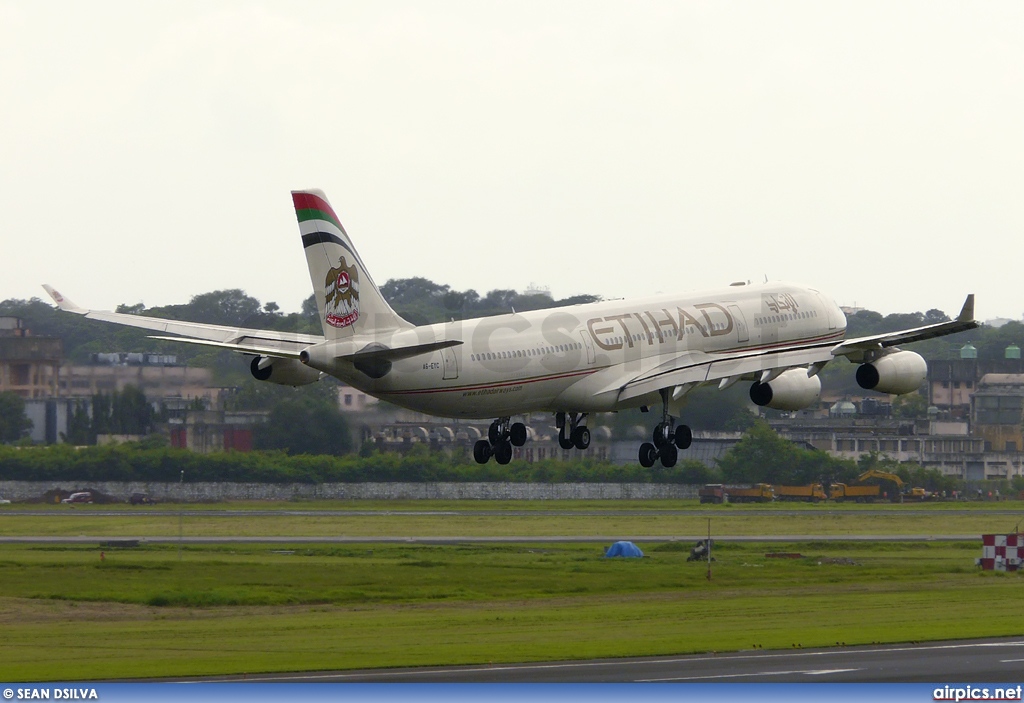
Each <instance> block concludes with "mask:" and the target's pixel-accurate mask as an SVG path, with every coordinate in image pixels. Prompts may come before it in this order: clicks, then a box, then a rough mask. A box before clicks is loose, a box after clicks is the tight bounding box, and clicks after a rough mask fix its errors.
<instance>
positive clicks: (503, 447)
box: [494, 442, 512, 465]
mask: <svg viewBox="0 0 1024 703" xmlns="http://www.w3.org/2000/svg"><path fill="white" fill-rule="evenodd" d="M494 460H495V461H496V462H498V463H499V464H502V465H505V464H507V463H508V462H510V461H512V445H511V444H510V443H509V442H498V443H497V444H496V445H494Z"/></svg>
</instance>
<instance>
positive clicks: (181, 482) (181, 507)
mask: <svg viewBox="0 0 1024 703" xmlns="http://www.w3.org/2000/svg"><path fill="white" fill-rule="evenodd" d="M178 486H179V487H180V489H179V490H178V494H179V495H178V500H184V496H185V469H182V470H181V478H180V479H178ZM184 519H185V504H184V503H179V504H178V561H181V543H182V542H183V541H185V526H184V522H183V521H184Z"/></svg>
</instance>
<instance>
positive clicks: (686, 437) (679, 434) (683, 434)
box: [675, 425, 693, 449]
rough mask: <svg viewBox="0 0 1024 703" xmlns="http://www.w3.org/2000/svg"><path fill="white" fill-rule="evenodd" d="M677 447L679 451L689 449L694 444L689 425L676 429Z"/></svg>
mask: <svg viewBox="0 0 1024 703" xmlns="http://www.w3.org/2000/svg"><path fill="white" fill-rule="evenodd" d="M675 443H676V447H677V448H679V449H689V448H690V445H691V444H692V443H693V432H692V431H690V426H689V425H680V426H679V427H677V428H676V438H675Z"/></svg>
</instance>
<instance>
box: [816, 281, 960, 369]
mask: <svg viewBox="0 0 1024 703" xmlns="http://www.w3.org/2000/svg"><path fill="white" fill-rule="evenodd" d="M976 327H978V322H977V321H976V320H975V319H974V293H971V294H970V295H968V296H967V300H965V301H964V306H963V308H961V309H960V314H959V315H957V316H956V319H955V320H950V321H949V322H939V323H937V324H934V325H925V326H924V327H915V328H913V329H909V330H901V331H899V332H887V333H885V334H875V335H871V336H870V337H858V338H857V339H847V340H845V341H844V342H842V343H840V344H837V345H836V346H835V348H833V349H832V354H833V356H845V357H847V358H849V359H850V361H858V362H859V361H863V360H864V355H865V352H870V351H872V350H882V349H887V348H889V347H894V346H896V345H897V344H910V343H911V342H920V341H922V340H925V339H934V338H935V337H942V336H944V335H947V334H955V333H957V332H966V331H967V330H973V329H975V328H976Z"/></svg>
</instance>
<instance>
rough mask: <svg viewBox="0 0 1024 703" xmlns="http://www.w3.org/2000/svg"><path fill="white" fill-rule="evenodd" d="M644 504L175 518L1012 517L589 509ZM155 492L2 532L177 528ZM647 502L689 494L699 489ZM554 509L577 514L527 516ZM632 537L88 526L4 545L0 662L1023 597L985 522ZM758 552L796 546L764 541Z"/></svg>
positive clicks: (431, 660) (294, 650)
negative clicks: (629, 552)
mask: <svg viewBox="0 0 1024 703" xmlns="http://www.w3.org/2000/svg"><path fill="white" fill-rule="evenodd" d="M645 505H651V504H649V503H648V504H644V503H640V504H622V503H608V502H602V503H598V504H594V503H580V504H572V503H558V504H553V503H546V504H537V503H529V504H501V505H500V506H499V505H496V504H494V503H473V504H468V505H467V504H466V503H458V504H451V503H449V504H433V505H429V506H428V505H424V504H422V503H406V504H397V505H396V504H383V505H374V506H369V505H365V504H360V505H357V506H354V505H353V504H351V503H348V504H336V505H330V506H326V505H324V504H306V505H303V506H302V507H301V508H299V507H298V506H296V505H295V504H280V505H278V506H276V507H278V508H280V509H282V510H285V509H287V510H294V509H316V510H322V509H350V510H351V509H378V510H379V509H383V510H391V511H393V514H392V515H389V516H380V517H379V518H378V517H377V516H373V517H372V518H371V517H368V516H362V517H361V518H350V517H341V518H338V517H326V518H320V517H310V516H305V517H304V516H283V515H281V516H277V515H270V516H261V515H253V516H245V517H225V518H214V517H204V518H198V517H191V516H189V517H186V518H185V519H184V521H183V522H184V526H185V528H186V533H189V534H190V533H193V532H191V530H196V531H197V532H195V533H200V532H198V531H199V530H216V531H217V533H218V534H236V532H234V531H235V530H254V531H255V532H253V533H252V534H278V533H280V532H281V531H282V530H283V529H287V531H285V532H284V534H296V535H301V534H321V532H320V531H321V530H327V531H328V532H327V533H328V534H347V533H346V532H344V531H345V530H351V531H356V530H359V529H363V530H367V533H368V534H374V533H377V532H376V531H379V532H380V533H382V534H404V535H410V536H416V535H420V536H422V535H435V534H439V533H440V530H441V529H442V527H443V526H444V525H445V524H446V522H447V521H449V520H455V519H456V518H459V519H460V520H458V521H456V522H457V524H458V530H454V529H453V532H452V533H453V534H480V535H495V534H497V535H501V534H516V535H519V534H556V535H557V534H621V533H622V531H623V530H628V532H629V533H630V534H654V535H657V534H666V535H671V534H685V533H687V532H688V531H692V532H696V533H701V532H703V531H704V530H706V529H707V520H706V517H703V516H704V515H705V514H711V515H712V516H713V517H712V525H713V530H714V532H715V533H718V534H726V533H727V532H729V530H730V529H731V530H733V531H734V533H735V534H754V535H756V534H766V535H767V534H782V535H786V534H803V533H813V534H843V532H842V531H844V530H845V531H846V532H847V533H849V534H851V535H852V534H858V533H862V534H879V533H886V532H895V533H908V534H927V533H960V532H977V533H978V534H980V533H981V532H990V531H1009V530H1011V529H1012V528H1013V524H1012V523H1013V521H1014V520H1015V518H1014V516H1013V515H1012V514H1007V513H1005V512H996V510H995V508H990V507H988V506H982V505H979V506H978V507H977V508H975V509H971V510H970V511H969V513H968V514H962V513H960V512H949V509H948V508H946V507H945V506H941V505H936V506H928V507H927V508H926V509H925V510H924V514H923V515H922V514H921V512H920V508H921V506H913V507H911V508H910V509H909V510H901V509H900V506H887V507H885V508H884V509H881V506H869V507H870V508H872V509H868V510H865V509H863V508H862V507H861V506H842V507H841V508H840V509H838V510H837V509H834V507H833V506H830V507H829V508H828V510H827V511H823V510H820V508H821V506H783V507H782V508H781V509H777V508H776V507H775V506H772V509H771V510H769V511H768V513H767V514H766V513H765V511H764V510H763V509H762V510H757V509H750V508H751V507H752V506H735V507H731V508H730V507H727V506H714V507H713V508H712V509H711V510H708V511H702V512H701V513H700V514H699V515H697V516H690V515H672V514H665V515H659V514H657V513H656V512H654V513H653V514H651V515H647V516H632V515H627V516H622V515H613V514H606V513H607V512H608V511H621V510H638V509H642V508H643V507H644V506H645ZM385 506H386V507H385ZM1008 506H1009V507H1012V504H1001V505H1000V509H1001V510H1006V509H1007V508H1008ZM4 507H5V508H10V507H11V506H4ZM22 507H24V506H22ZM64 507H65V508H66V506H64ZM157 507H160V508H162V511H163V513H165V514H163V515H162V516H161V511H160V510H158V511H152V510H151V511H150V512H149V513H142V512H140V514H139V515H138V516H135V515H134V514H133V515H132V516H129V517H100V516H90V515H86V514H84V511H83V512H76V513H75V516H74V517H65V516H64V515H61V514H59V513H54V514H52V515H47V516H43V517H30V516H23V515H17V514H16V511H14V512H12V511H9V510H5V511H3V513H2V514H0V532H2V533H3V534H12V531H11V528H16V530H18V531H20V533H22V534H38V533H39V530H40V529H41V526H43V525H47V524H49V525H51V527H53V529H54V530H56V532H51V533H50V534H62V535H73V534H78V533H79V532H81V533H84V534H100V532H99V531H98V529H99V526H103V529H107V530H111V531H113V532H112V534H133V533H137V532H136V531H133V530H130V529H129V530H123V531H118V530H121V529H122V528H121V526H120V525H119V523H121V522H123V523H126V524H128V525H131V526H133V527H134V528H135V530H140V529H141V528H142V527H146V529H145V534H156V533H157V532H161V531H162V533H163V534H167V535H176V534H177V527H178V523H177V519H178V518H177V516H176V515H175V514H174V511H173V510H171V511H168V510H167V508H166V506H157ZM212 507H213V508H214V509H218V508H219V509H223V508H224V507H225V506H223V505H221V506H212ZM230 507H231V508H236V507H239V506H236V505H231V506H230ZM242 507H246V506H242ZM252 507H254V508H256V507H258V508H259V509H260V510H267V509H272V508H274V507H275V506H268V505H267V504H259V505H258V506H257V505H254V506H252ZM651 508H652V511H657V510H679V509H692V510H695V511H696V510H697V505H696V504H695V503H691V504H681V503H678V502H675V503H672V504H664V505H655V506H651ZM816 508H819V509H818V510H815V509H816ZM90 509H93V508H90ZM189 509H192V506H189ZM472 509H476V510H472ZM56 510H58V511H59V508H56ZM138 510H140V511H141V510H144V509H143V508H138ZM444 510H459V511H461V512H467V511H468V512H484V511H495V510H497V511H498V514H494V515H483V514H478V515H460V516H445V518H446V519H442V518H441V517H440V516H425V515H422V514H420V515H411V514H410V515H403V514H402V513H403V512H408V513H411V512H417V513H422V512H423V511H444ZM551 510H561V511H565V510H568V511H574V512H575V513H576V514H573V515H568V516H566V515H545V514H543V513H544V512H546V511H551ZM502 511H504V513H513V512H514V513H516V514H515V515H512V514H503V512H502ZM394 513H398V514H394ZM519 513H529V514H528V515H525V516H520V515H518V514H519ZM66 514H67V512H65V515H66ZM324 520H326V521H327V522H322V521H324ZM687 520H692V521H693V522H692V527H690V525H691V523H687V522H686V521H687ZM957 520H966V522H964V523H963V524H964V527H959V526H957V527H953V526H951V525H952V524H959V523H955V522H954V521H957ZM204 521H208V522H204ZM834 521H838V522H834ZM840 523H841V524H840ZM1008 523H1009V524H1008ZM922 524H927V525H928V528H927V529H924V528H922ZM723 525H729V528H726V527H723ZM808 525H815V527H808ZM282 526H284V527H282ZM624 526H625V527H624ZM570 528H571V531H569V530H570ZM826 529H832V530H840V531H838V532H836V531H833V532H826ZM76 530H77V531H78V532H76ZM339 530H340V532H339ZM424 530H425V531H424ZM330 531H334V532H330ZM246 534H248V533H246ZM642 546H643V548H644V551H645V553H646V555H647V556H646V557H645V558H644V559H640V560H636V559H632V560H624V559H603V558H601V554H602V548H601V547H600V546H599V545H594V544H571V543H566V544H561V543H560V544H544V545H543V546H537V545H523V544H514V543H509V544H487V545H479V544H462V545H424V544H405V545H403V544H385V545H377V544H374V545H344V546H338V545H315V546H310V545H301V544H297V545H293V546H284V545H280V544H274V545H259V544H255V545H253V544H245V545H208V546H190V545H186V546H185V548H184V549H183V550H182V552H181V558H180V560H179V555H178V549H177V547H176V546H174V545H143V546H141V547H139V548H135V549H123V550H111V549H107V550H105V559H104V560H103V561H101V560H100V549H99V547H98V545H96V546H91V545H89V546H87V545H70V544H68V545H60V544H57V545H24V544H22V545H0V628H2V630H0V631H2V632H3V636H2V637H0V679H4V680H8V681H12V680H56V679H97V678H125V677H156V676H186V675H201V674H222V673H224V674H226V673H246V672H248V673H255V672H264V671H301V670H318V669H339V668H340V669H344V668H368V667H387V666H416V665H444V664H469V663H485V662H512V661H538V660H549V659H563V658H591V657H614V656H640V655H657V654H680V653H689V652H701V651H724V650H737V649H747V648H750V647H753V646H761V647H764V648H791V647H793V646H803V647H812V646H826V645H834V644H836V643H837V642H841V643H846V644H858V643H871V642H901V641H920V640H936V639H950V638H961V637H981V636H999V635H1020V634H1022V630H1024V625H1021V624H1020V620H1019V619H1018V618H1015V617H1012V616H1008V612H1007V609H1006V608H1005V607H999V606H998V605H994V604H1000V603H1001V604H1012V603H1015V602H1019V599H1020V593H1021V590H1020V589H1021V587H1022V581H1021V578H1022V577H1020V576H1019V575H1017V574H994V573H991V572H986V573H982V572H980V571H978V570H977V568H976V567H975V566H974V559H975V558H976V557H978V556H980V555H981V545H980V540H970V541H966V542H950V543H946V542H943V543H928V542H920V543H915V542H901V543H863V542H855V541H849V542H810V543H808V542H804V543H793V544H778V543H773V544H769V545H765V544H762V545H759V544H752V543H731V544H730V543H719V544H718V545H717V547H716V550H715V556H716V561H715V563H714V564H713V565H712V566H713V572H712V579H711V580H710V581H709V580H707V578H706V565H704V564H700V563H687V562H686V557H687V555H688V553H689V547H690V545H689V544H688V543H687V544H682V543H679V542H671V541H668V540H666V541H664V542H652V543H645V544H643V545H642ZM767 552H799V553H801V554H803V555H804V557H803V558H799V559H778V558H769V557H766V553H767Z"/></svg>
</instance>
